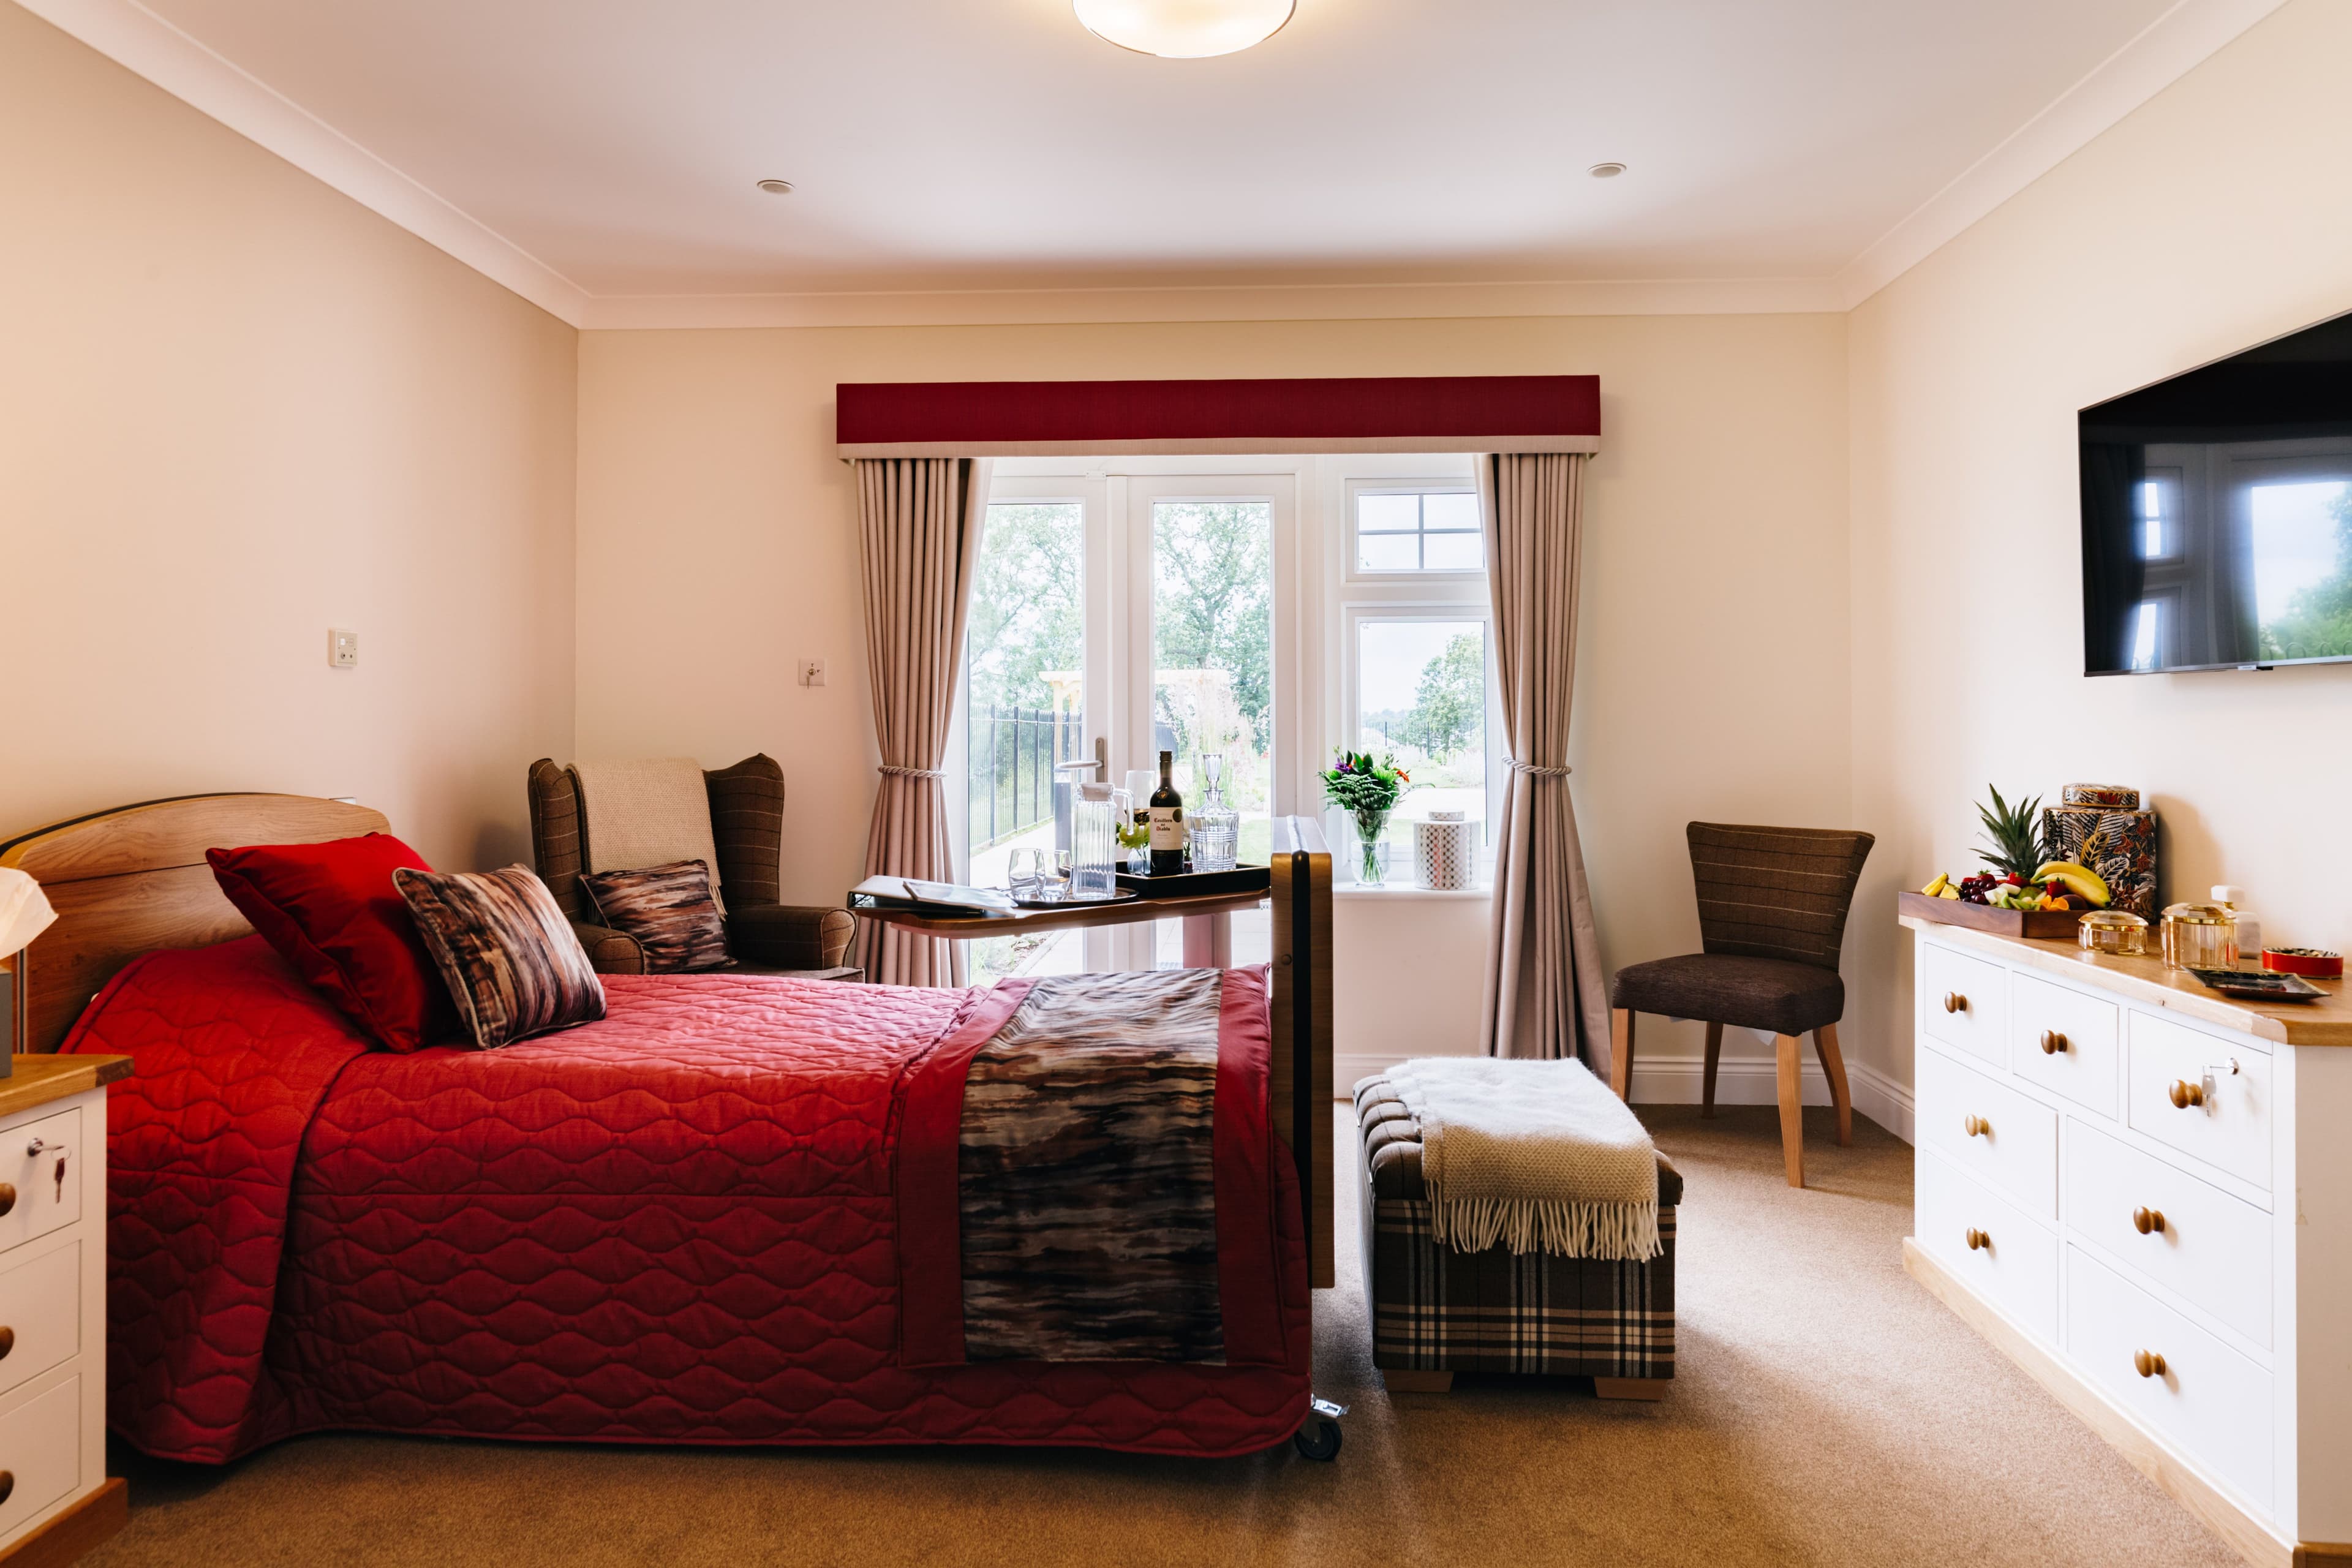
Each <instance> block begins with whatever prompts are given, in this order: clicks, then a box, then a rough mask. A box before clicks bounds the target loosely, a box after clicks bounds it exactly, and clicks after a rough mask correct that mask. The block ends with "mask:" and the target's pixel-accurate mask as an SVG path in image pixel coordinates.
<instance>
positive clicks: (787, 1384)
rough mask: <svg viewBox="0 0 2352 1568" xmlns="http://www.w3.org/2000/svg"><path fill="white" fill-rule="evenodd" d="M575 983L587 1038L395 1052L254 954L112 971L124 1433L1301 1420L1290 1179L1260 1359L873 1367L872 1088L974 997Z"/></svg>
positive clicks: (114, 1324) (787, 1435)
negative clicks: (1268, 1345)
mask: <svg viewBox="0 0 2352 1568" xmlns="http://www.w3.org/2000/svg"><path fill="white" fill-rule="evenodd" d="M604 984H605V987H606V994H607V998H608V1008H609V1016H607V1017H606V1018H605V1020H604V1022H603V1023H600V1024H594V1025H590V1026H586V1027H583V1028H580V1029H574V1030H571V1031H568V1032H565V1033H562V1034H559V1035H552V1036H547V1037H541V1038H539V1039H533V1040H527V1041H524V1042H522V1043H520V1044H519V1045H514V1046H509V1047H505V1048H503V1049H501V1050H496V1051H484V1052H476V1051H467V1050H457V1049H448V1048H442V1049H434V1050H427V1051H422V1052H417V1053H415V1054H413V1055H406V1056H402V1055H394V1054H391V1053H387V1052H382V1051H375V1050H371V1049H369V1048H368V1047H367V1045H366V1043H365V1042H364V1040H363V1039H362V1038H361V1037H359V1036H357V1035H355V1034H354V1033H353V1032H352V1029H351V1027H350V1026H349V1025H348V1024H346V1023H345V1022H344V1020H343V1018H342V1016H341V1015H340V1014H338V1013H337V1012H336V1011H335V1010H334V1009H333V1008H331V1006H329V1005H327V1004H326V1003H324V1002H323V1001H321V1000H320V999H319V998H318V997H317V996H316V995H315V994H312V993H311V992H310V989H309V988H308V987H307V986H305V985H304V984H302V983H301V981H300V980H299V979H298V978H296V976H295V975H294V974H293V973H292V972H291V971H289V970H288V969H287V968H286V967H285V966H284V965H283V964H282V963H279V962H278V959H277V957H276V956H275V955H274V954H273V953H272V952H270V951H269V949H268V947H267V946H266V945H265V944H264V943H263V942H261V940H260V939H259V938H248V939H247V940H245V941H242V942H229V943H225V944H223V945H221V946H218V947H212V948H200V949H193V950H186V951H181V952H162V953H155V954H152V955H150V956H148V957H146V958H143V959H142V960H140V961H139V962H138V963H134V964H132V965H131V967H130V968H128V969H126V970H124V971H123V972H122V973H121V974H120V975H119V976H117V977H116V979H115V980H114V982H113V983H112V984H110V986H109V987H108V989H107V990H106V991H105V992H104V993H103V994H101V995H100V997H99V999H98V1000H97V1001H96V1002H95V1003H93V1004H92V1005H91V1007H90V1009H89V1012H88V1013H87V1014H86V1015H85V1016H84V1017H83V1020H82V1022H81V1024H80V1025H79V1027H78V1028H77V1030H76V1033H75V1035H74V1037H73V1038H72V1040H70V1041H69V1042H68V1045H67V1047H66V1048H67V1049H68V1050H79V1051H96V1052H111V1053H120V1054H123V1055H128V1056H131V1057H132V1058H134V1059H135V1068H134V1072H133V1076H132V1077H131V1079H129V1080H128V1081H126V1082H124V1083H122V1084H120V1085H118V1086H117V1087H116V1089H114V1091H113V1093H112V1097H111V1100H110V1107H111V1109H110V1135H111V1136H110V1160H111V1162H112V1171H111V1199H110V1205H109V1225H110V1242H109V1246H110V1265H111V1267H110V1295H109V1300H108V1317H109V1330H108V1346H107V1349H108V1382H109V1400H110V1419H111V1422H112V1424H113V1426H114V1427H115V1429H116V1430H117V1431H119V1432H120V1433H121V1434H122V1436H125V1437H126V1438H128V1439H129V1440H130V1441H131V1443H132V1444H134V1445H135V1446H136V1447H139V1448H141V1449H142V1450H143V1451H145V1452H147V1453H150V1454H153V1455H157V1456H159V1457H163V1458H174V1459H188V1460H197V1461H206V1462H214V1463H218V1462H222V1461H226V1460H227V1459H231V1458H236V1456H238V1455H240V1454H244V1453H247V1452H249V1451H250V1450H252V1449H253V1448H255V1447H259V1446H261V1445H263V1444H266V1443H269V1442H273V1441H275V1440H277V1439H278V1438H282V1437H286V1436H293V1435H295V1434H297V1433H301V1432H310V1431H318V1430H323V1429H330V1428H341V1429H353V1428H357V1429H368V1430H377V1431H400V1432H432V1433H447V1434H464V1435H469V1436H490V1437H513V1438H533V1439H562V1440H571V1441H611V1442H657V1443H819V1444H834V1443H838V1444H863V1443H938V1442H960V1443H1008V1444H1085V1445H1091V1446H1098V1447H1116V1448H1125V1449H1132V1450H1138V1451H1144V1452H1152V1453H1169V1454H1194V1455H1204V1456H1209V1455H1225V1454H1235V1453H1244V1452H1248V1451H1251V1450H1255V1449H1258V1448H1263V1447H1268V1446H1270V1445H1272V1444H1275V1443H1277V1442H1280V1441H1281V1440H1282V1439H1284V1438H1285V1437H1286V1436H1289V1435H1290V1434H1291V1433H1292V1432H1293V1431H1295V1430H1296V1429H1297V1426H1298V1424H1299V1422H1300V1420H1301V1419H1302V1418H1303V1417H1304V1415H1305V1414H1306V1405H1307V1365H1308V1353H1309V1352H1308V1337H1309V1336H1308V1324H1307V1276H1306V1263H1305V1248H1304V1244H1303V1241H1302V1239H1301V1237H1300V1235H1299V1233H1298V1223H1297V1199H1296V1196H1295V1192H1296V1184H1295V1178H1294V1177H1293V1175H1292V1173H1291V1171H1290V1168H1289V1165H1288V1163H1287V1160H1286V1158H1285V1159H1276V1160H1275V1161H1274V1162H1273V1167H1274V1169H1273V1175H1274V1179H1275V1181H1276V1196H1277V1200H1278V1201H1276V1204H1275V1205H1274V1210H1275V1213H1276V1215H1278V1216H1283V1218H1282V1219H1281V1220H1280V1221H1279V1228H1280V1230H1281V1232H1282V1234H1281V1235H1280V1236H1278V1237H1277V1238H1276V1240H1277V1247H1276V1256H1277V1257H1278V1258H1279V1260H1280V1261H1279V1265H1278V1267H1277V1268H1276V1274H1277V1276H1278V1277H1277V1278H1276V1279H1270V1280H1265V1281H1263V1282H1262V1284H1263V1287H1264V1289H1265V1291H1266V1292H1267V1293H1268V1295H1269V1297H1270V1298H1271V1299H1272V1300H1274V1301H1275V1302H1276V1313H1277V1316H1278V1320H1279V1322H1280V1325H1281V1331H1282V1334H1283V1338H1284V1340H1285V1342H1286V1344H1287V1346H1288V1348H1289V1352H1290V1353H1289V1356H1288V1362H1287V1365H1286V1366H1246V1365H1244V1366H1219V1365H1204V1364H1197V1363H1196V1364H1189V1365H1159V1364H1152V1363H1117V1362H1106V1363H1021V1362H999V1363H977V1364H972V1365H966V1366H953V1367H944V1368H910V1367H906V1366H902V1365H901V1364H899V1356H898V1337H899V1318H900V1307H899V1298H900V1290H901V1284H900V1280H899V1274H898V1271H899V1266H900V1259H899V1248H898V1240H897V1237H896V1234H895V1227H896V1221H895V1212H894V1198H893V1185H892V1181H893V1163H894V1154H895V1149H894V1143H895V1140H896V1137H897V1126H896V1118H895V1115H894V1105H895V1104H896V1103H897V1092H896V1091H897V1088H898V1082H899V1079H900V1076H901V1073H902V1069H903V1068H905V1067H906V1066H907V1065H908V1062H909V1061H910V1060H912V1059H913V1058H915V1057H916V1056H917V1055H918V1054H919V1053H920V1052H921V1051H922V1050H923V1049H924V1047H927V1046H929V1044H930V1043H931V1042H933V1041H935V1040H937V1039H939V1038H940V1036H941V1034H942V1033H943V1032H944V1031H945V1030H947V1029H948V1028H949V1027H950V1026H952V1025H953V1024H954V1023H956V1021H957V1020H958V1018H959V1017H960V1016H962V1015H963V1014H964V1013H965V1011H966V1010H968V1009H970V1008H972V1007H973V1006H975V1005H977V998H978V997H979V995H980V994H978V993H971V992H963V991H940V990H919V989H909V988H899V987H889V986H868V985H838V984H824V983H818V982H804V981H793V980H783V979H776V978H771V977H757V976H738V975H727V974H716V975H655V976H632V975H612V976H607V977H606V978H605V982H604ZM1285 1200H1286V1201H1285Z"/></svg>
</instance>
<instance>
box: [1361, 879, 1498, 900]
mask: <svg viewBox="0 0 2352 1568" xmlns="http://www.w3.org/2000/svg"><path fill="white" fill-rule="evenodd" d="M1494 894H1495V889H1494V885H1493V884H1492V883H1490V882H1480V883H1478V884H1477V885H1476V886H1475V887H1469V888H1417V887H1414V886H1413V885H1412V884H1411V883H1409V882H1383V883H1381V885H1380V886H1379V887H1377V888H1367V887H1365V886H1363V885H1362V884H1361V883H1360V882H1341V883H1339V884H1337V885H1335V886H1334V887H1333V888H1332V889H1331V896H1332V897H1333V898H1335V899H1478V900H1486V899H1491V898H1492V897H1494Z"/></svg>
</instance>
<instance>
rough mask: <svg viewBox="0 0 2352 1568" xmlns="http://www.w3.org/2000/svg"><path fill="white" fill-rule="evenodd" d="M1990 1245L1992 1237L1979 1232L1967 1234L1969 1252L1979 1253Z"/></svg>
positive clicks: (1972, 1231) (1974, 1231) (1973, 1231)
mask: <svg viewBox="0 0 2352 1568" xmlns="http://www.w3.org/2000/svg"><path fill="white" fill-rule="evenodd" d="M1991 1245H1992V1237H1989V1236H1987V1235H1986V1234H1985V1233H1984V1232H1982V1231H1980V1230H1971V1231H1970V1232H1969V1251H1970V1252H1977V1251H1980V1250H1982V1249H1983V1248H1985V1247H1990V1246H1991Z"/></svg>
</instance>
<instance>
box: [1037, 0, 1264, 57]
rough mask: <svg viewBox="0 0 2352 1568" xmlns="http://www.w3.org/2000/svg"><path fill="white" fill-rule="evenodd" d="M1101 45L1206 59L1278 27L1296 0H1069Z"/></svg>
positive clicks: (1242, 46) (1261, 39)
mask: <svg viewBox="0 0 2352 1568" xmlns="http://www.w3.org/2000/svg"><path fill="white" fill-rule="evenodd" d="M1071 4H1072V6H1073V8H1074V9H1075V10H1076V12H1077V16H1078V21H1079V22H1080V23H1081V24H1083V25H1084V26H1085V27H1086V29H1087V32H1089V33H1092V34H1093V35H1094V36H1095V37H1097V38H1100V39H1102V40H1103V41H1104V42H1105V43H1111V44H1117V45H1118V47H1120V48H1122V49H1133V50H1135V51H1136V52H1137V53H1138V54H1144V55H1159V56H1160V57H1162V58H1167V59H1173V60H1197V59H1206V58H1208V57H1209V56H1211V55H1230V54H1233V53H1234V52H1235V51H1236V50H1239V49H1246V48H1248V47H1250V46H1251V45H1253V44H1262V43H1264V42H1265V41H1266V39H1268V38H1270V37H1274V35H1275V34H1276V33H1278V32H1280V31H1282V28H1283V25H1284V24H1285V23H1286V22H1288V21H1289V20H1290V14H1291V12H1292V11H1294V10H1296V9H1297V0H1071Z"/></svg>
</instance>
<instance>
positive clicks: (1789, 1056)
mask: <svg viewBox="0 0 2352 1568" xmlns="http://www.w3.org/2000/svg"><path fill="white" fill-rule="evenodd" d="M1800 1045H1801V1042H1800V1041H1799V1040H1798V1038H1797V1037H1796V1036H1794V1035H1775V1036H1773V1037H1772V1049H1773V1054H1774V1056H1775V1057H1776V1058H1777V1059H1778V1062H1779V1066H1780V1160H1781V1163H1783V1164H1785V1165H1786V1166H1787V1167H1788V1169H1789V1184H1790V1186H1792V1187H1801V1186H1803V1185H1804V1184H1805V1101H1804V1095H1803V1092H1802V1082H1801V1079H1800V1078H1799V1077H1798V1072H1797V1068H1798V1063H1799V1058H1798V1056H1797V1052H1798V1049H1799V1047H1800Z"/></svg>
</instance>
